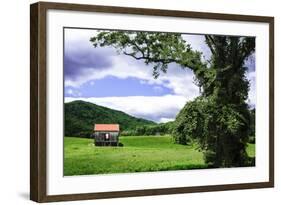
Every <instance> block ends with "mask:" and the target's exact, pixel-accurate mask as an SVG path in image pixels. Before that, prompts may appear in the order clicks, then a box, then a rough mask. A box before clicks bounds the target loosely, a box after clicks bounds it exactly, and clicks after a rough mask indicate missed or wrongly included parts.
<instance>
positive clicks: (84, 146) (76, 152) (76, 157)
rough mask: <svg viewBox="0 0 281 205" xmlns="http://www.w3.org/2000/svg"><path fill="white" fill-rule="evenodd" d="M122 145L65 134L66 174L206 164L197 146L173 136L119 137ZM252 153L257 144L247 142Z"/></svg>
mask: <svg viewBox="0 0 281 205" xmlns="http://www.w3.org/2000/svg"><path fill="white" fill-rule="evenodd" d="M120 142H122V143H123V144H124V146H123V147H95V146H94V145H93V139H85V138H75V137H65V138H64V175H65V176H71V175H89V174H106V173H127V172H149V171H164V170H165V171H166V170H185V169H196V168H206V165H205V163H204V161H203V155H202V153H201V152H199V151H197V150H196V149H195V147H192V146H186V145H179V144H174V143H173V142H172V137H171V136H136V137H134V136H130V137H120ZM247 151H248V153H249V155H250V156H254V155H255V146H254V145H250V146H248V150H247Z"/></svg>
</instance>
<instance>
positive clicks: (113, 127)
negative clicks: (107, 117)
mask: <svg viewBox="0 0 281 205" xmlns="http://www.w3.org/2000/svg"><path fill="white" fill-rule="evenodd" d="M94 130H95V131H119V124H95V128H94Z"/></svg>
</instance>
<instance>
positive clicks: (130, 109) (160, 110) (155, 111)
mask: <svg viewBox="0 0 281 205" xmlns="http://www.w3.org/2000/svg"><path fill="white" fill-rule="evenodd" d="M75 100H83V101H87V102H91V103H94V104H97V105H100V106H104V107H108V108H111V109H115V110H120V111H123V112H125V113H127V114H129V115H132V116H136V117H141V118H145V119H149V120H153V121H156V122H165V121H171V120H174V119H175V117H176V115H177V114H178V112H179V111H180V110H181V109H182V108H183V106H184V105H185V104H186V102H187V101H189V100H192V99H187V98H186V97H184V96H179V95H165V96H152V97H151V96H129V97H100V98H70V97H66V98H65V102H71V101H75Z"/></svg>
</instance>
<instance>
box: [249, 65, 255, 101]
mask: <svg viewBox="0 0 281 205" xmlns="http://www.w3.org/2000/svg"><path fill="white" fill-rule="evenodd" d="M247 79H248V80H249V81H250V90H249V93H248V99H247V102H248V104H249V105H251V106H255V105H256V72H255V71H253V72H248V73H247Z"/></svg>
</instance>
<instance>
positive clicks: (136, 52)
mask: <svg viewBox="0 0 281 205" xmlns="http://www.w3.org/2000/svg"><path fill="white" fill-rule="evenodd" d="M90 41H91V42H92V43H93V45H94V46H95V47H96V46H101V47H103V46H113V47H114V48H116V50H117V51H118V52H119V53H123V54H125V55H128V56H131V57H133V58H134V59H136V60H143V61H144V62H145V63H146V64H147V65H148V64H150V65H152V67H153V76H154V77H155V78H157V77H158V76H159V75H160V73H161V72H164V73H165V72H166V71H167V69H168V64H170V63H176V64H178V65H180V66H181V67H182V68H189V69H191V70H192V71H193V72H194V74H195V78H196V79H195V82H196V84H197V85H198V86H199V87H200V90H201V96H200V97H199V98H198V99H196V100H195V101H193V102H189V103H188V104H187V105H186V107H185V108H184V109H183V111H182V112H180V114H179V116H178V117H177V120H176V122H175V128H174V131H173V133H174V136H175V137H174V138H175V141H176V142H177V143H180V144H187V143H189V141H190V140H192V139H194V140H196V141H198V144H199V147H200V149H201V150H203V152H204V158H205V161H206V163H207V164H208V165H209V166H211V167H232V166H242V165H247V163H248V161H249V160H248V156H247V153H246V147H247V146H246V145H247V142H248V140H249V135H250V131H251V128H250V121H251V120H250V113H249V109H248V105H247V104H246V102H245V101H246V99H247V98H248V91H249V81H248V80H247V78H246V75H245V72H246V70H247V68H246V67H245V61H246V60H247V59H248V58H249V56H251V55H252V54H253V52H254V51H255V38H254V37H235V36H216V35H205V42H206V44H207V45H208V47H209V49H210V51H211V54H212V56H211V59H210V60H209V61H208V62H204V61H203V60H202V59H203V58H202V56H201V53H200V52H198V51H194V50H192V48H191V46H190V45H189V44H188V43H187V42H186V41H185V40H184V39H183V38H182V36H181V35H180V34H175V33H157V32H153V33H152V32H123V31H116V32H112V31H103V32H100V33H99V34H98V35H97V37H93V38H91V40H90Z"/></svg>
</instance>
